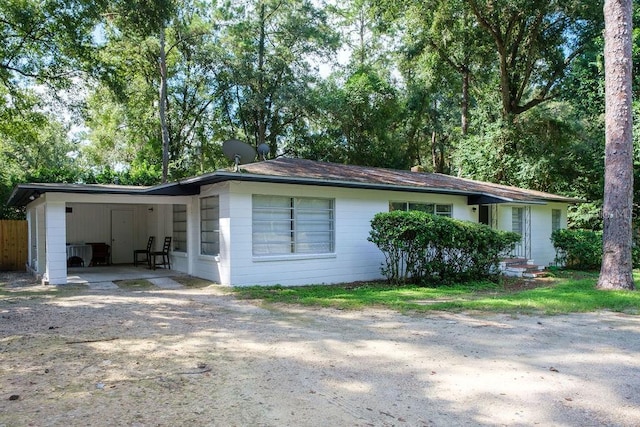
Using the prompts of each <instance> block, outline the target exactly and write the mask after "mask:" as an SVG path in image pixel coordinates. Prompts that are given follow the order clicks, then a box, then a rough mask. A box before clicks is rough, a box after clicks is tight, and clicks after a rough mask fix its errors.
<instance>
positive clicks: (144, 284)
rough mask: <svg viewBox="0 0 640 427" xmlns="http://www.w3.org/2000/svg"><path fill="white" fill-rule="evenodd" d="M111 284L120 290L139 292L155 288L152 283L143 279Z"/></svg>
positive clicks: (118, 281) (117, 281)
mask: <svg viewBox="0 0 640 427" xmlns="http://www.w3.org/2000/svg"><path fill="white" fill-rule="evenodd" d="M113 283H115V284H116V285H117V286H118V287H119V288H120V289H131V290H139V289H151V288H154V287H155V286H154V284H153V283H151V282H150V281H148V280H144V279H133V280H116V281H114V282H113Z"/></svg>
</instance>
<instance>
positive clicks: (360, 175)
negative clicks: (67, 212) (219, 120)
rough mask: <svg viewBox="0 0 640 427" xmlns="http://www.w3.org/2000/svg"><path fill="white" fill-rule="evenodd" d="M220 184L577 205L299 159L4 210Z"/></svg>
mask: <svg viewBox="0 0 640 427" xmlns="http://www.w3.org/2000/svg"><path fill="white" fill-rule="evenodd" d="M225 181H250V182H271V183H285V184H303V185H316V186H326V187H345V188H366V189H378V190H389V191H407V192H416V193H438V194H456V195H462V196H467V198H468V199H467V203H468V204H481V203H504V202H515V203H547V202H563V203H579V202H581V200H578V199H573V198H569V197H564V196H559V195H556V194H551V193H544V192H541V191H533V190H525V189H522V188H517V187H508V186H505V185H499V184H492V183H488V182H481V181H474V180H471V179H465V178H458V177H454V176H449V175H442V174H438V173H422V172H411V171H403V170H393V169H383V168H374V167H367V166H352V165H342V164H337V163H327V162H317V161H312V160H304V159H290V158H284V157H282V158H278V159H274V160H267V161H263V162H257V163H251V164H246V165H242V166H241V167H240V171H238V172H232V171H231V170H229V169H227V170H219V171H216V172H212V173H208V174H204V175H200V176H196V177H193V178H187V179H183V180H180V181H176V182H171V183H167V184H160V185H156V186H152V187H142V186H141V187H134V186H123V185H97V184H54V183H44V184H19V185H18V186H16V188H15V189H14V190H13V193H12V194H11V196H10V197H9V200H8V204H9V205H10V206H24V205H26V204H28V203H29V202H30V201H31V200H33V199H34V198H35V197H38V196H39V195H40V194H44V193H47V192H56V193H90V194H129V195H140V196H146V195H148V196H150V195H166V196H179V195H194V194H198V193H199V192H200V187H201V186H202V185H207V184H215V183H218V182H225Z"/></svg>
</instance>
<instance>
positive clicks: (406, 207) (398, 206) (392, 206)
mask: <svg viewBox="0 0 640 427" xmlns="http://www.w3.org/2000/svg"><path fill="white" fill-rule="evenodd" d="M391 211H421V212H426V213H430V214H435V215H440V216H448V217H449V218H451V217H452V216H453V205H439V204H435V203H417V202H389V212H391Z"/></svg>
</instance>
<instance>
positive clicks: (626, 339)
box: [0, 281, 640, 426]
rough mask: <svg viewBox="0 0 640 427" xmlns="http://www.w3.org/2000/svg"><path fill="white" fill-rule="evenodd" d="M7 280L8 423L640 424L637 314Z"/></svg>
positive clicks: (3, 409)
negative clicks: (449, 307) (439, 308)
mask: <svg viewBox="0 0 640 427" xmlns="http://www.w3.org/2000/svg"><path fill="white" fill-rule="evenodd" d="M0 282H1V281H0ZM7 289H9V290H11V291H12V292H11V293H9V295H8V296H4V297H2V299H1V300H0V390H1V396H0V426H87V425H91V426H102V425H122V426H179V425H185V426H186V425H188V426H209V425H210V426H329V425H331V426H431V425H434V426H452V425H467V426H475V425H479V426H480V425H482V426H483V425H517V426H520V425H522V426H530V425H544V426H549V425H554V426H601V425H612V426H635V425H640V317H638V316H628V315H621V314H616V313H608V312H601V313H592V314H579V315H569V316H552V317H548V316H505V315H485V314H481V313H471V314H448V313H431V314H428V315H416V316H414V315H401V314H397V313H395V312H391V311H386V310H377V309H368V310H364V311H339V310H333V309H317V308H303V307H291V306H269V307H261V306H260V305H258V304H257V303H252V302H247V301H239V300H236V299H234V298H233V297H232V296H230V295H228V294H225V292H224V290H223V289H221V288H217V287H215V286H209V287H206V288H178V289H163V288H158V287H152V288H149V289H143V290H132V289H119V288H118V289H102V290H101V289H86V288H80V289H77V290H68V289H67V290H62V291H60V290H57V291H53V292H52V291H51V290H52V289H56V288H52V287H42V286H35V285H25V284H17V285H14V286H12V287H11V286H5V288H4V291H6V290H7ZM14 292H15V293H14Z"/></svg>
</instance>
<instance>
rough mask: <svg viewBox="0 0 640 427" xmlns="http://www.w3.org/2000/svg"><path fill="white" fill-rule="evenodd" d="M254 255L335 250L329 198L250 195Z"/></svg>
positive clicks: (321, 252)
mask: <svg viewBox="0 0 640 427" xmlns="http://www.w3.org/2000/svg"><path fill="white" fill-rule="evenodd" d="M252 213H253V222H252V225H253V227H252V243H253V255H255V256H266V255H287V254H325V253H332V252H333V251H334V202H333V200H332V199H317V198H311V197H287V196H267V195H258V194H255V195H253V208H252Z"/></svg>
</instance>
